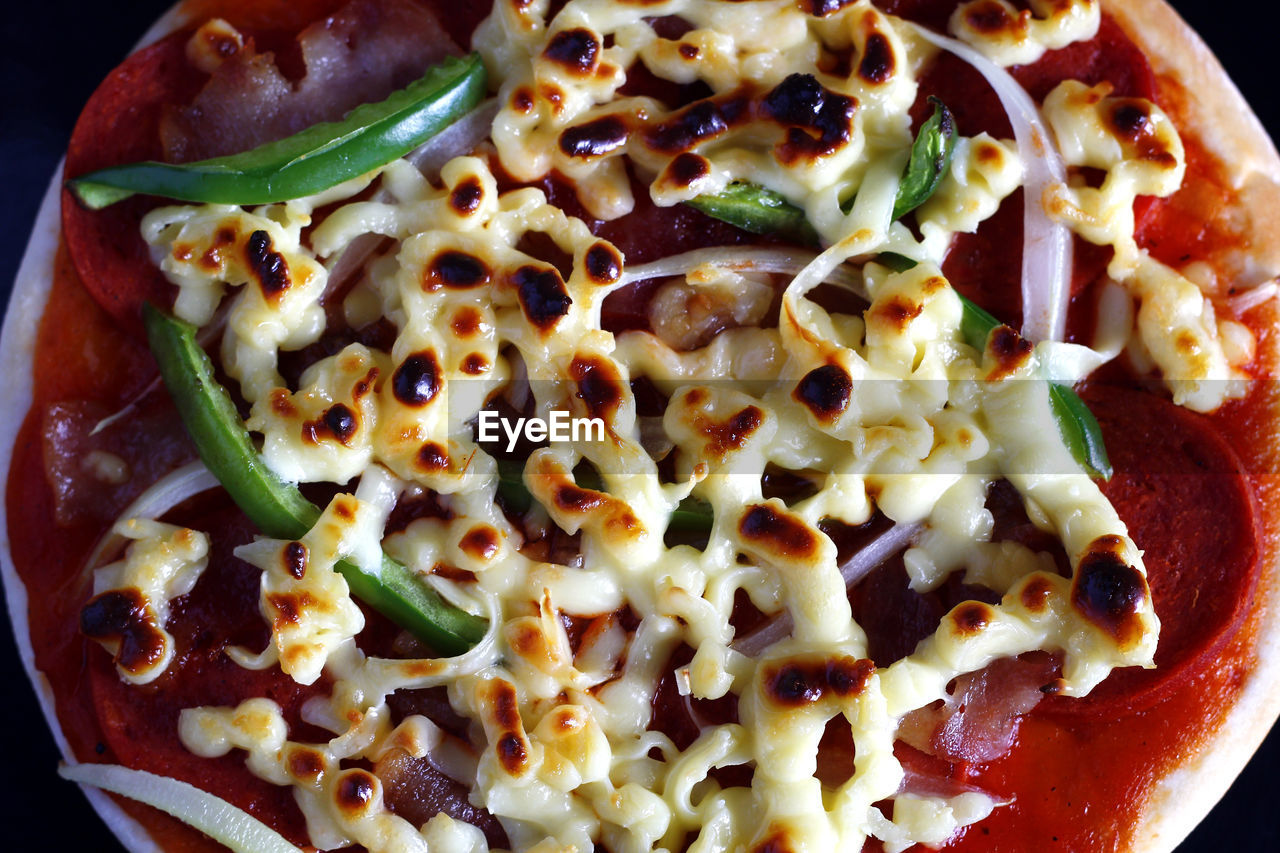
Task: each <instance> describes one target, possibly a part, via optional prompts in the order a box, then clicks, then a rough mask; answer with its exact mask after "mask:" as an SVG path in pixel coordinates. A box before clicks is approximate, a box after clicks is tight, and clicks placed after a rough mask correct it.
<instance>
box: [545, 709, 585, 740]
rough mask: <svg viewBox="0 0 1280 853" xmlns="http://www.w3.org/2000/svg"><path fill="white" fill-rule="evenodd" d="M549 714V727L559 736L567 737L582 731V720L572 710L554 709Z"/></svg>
mask: <svg viewBox="0 0 1280 853" xmlns="http://www.w3.org/2000/svg"><path fill="white" fill-rule="evenodd" d="M551 713H552V717H551V725H552V726H553V727H554V728H555V730H556V731H557V732H559V733H560V734H563V735H569V734H573V733H574V732H577V731H580V730H581V729H582V719H581V718H580V717H579V716H578V715H577V713H575V712H574V710H573V709H572V708H556V709H555V710H554V711H552V712H551Z"/></svg>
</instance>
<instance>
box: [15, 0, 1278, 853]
mask: <svg viewBox="0 0 1280 853" xmlns="http://www.w3.org/2000/svg"><path fill="white" fill-rule="evenodd" d="M182 5H183V4H182V3H181V2H180V3H178V4H177V5H175V6H174V7H173V8H171V9H170V10H169V11H168V12H167V13H166V14H165V15H163V16H162V17H161V18H160V19H158V20H157V21H156V22H155V24H154V25H153V26H152V27H151V28H150V29H149V30H148V31H147V33H146V34H145V35H144V36H143V37H142V39H140V40H139V42H138V44H137V45H135V46H134V50H137V49H139V48H141V47H143V46H145V45H147V44H149V43H150V42H152V41H155V40H156V39H158V38H160V37H161V36H163V35H165V34H166V33H168V32H170V31H172V30H174V29H176V28H178V27H179V26H181V25H182V23H183V20H184V16H183V14H182V11H181V8H180V7H181V6H182ZM1104 9H1105V11H1106V12H1107V13H1108V14H1110V15H1111V16H1112V17H1113V18H1114V19H1115V20H1116V21H1117V22H1118V23H1119V24H1120V25H1121V27H1122V28H1123V29H1124V31H1125V33H1126V35H1127V36H1128V37H1129V38H1130V39H1131V40H1132V41H1133V42H1134V44H1136V45H1137V46H1138V47H1139V48H1141V49H1142V51H1143V52H1144V53H1145V54H1146V56H1147V58H1148V61H1149V62H1150V63H1151V65H1152V68H1153V69H1154V70H1155V72H1156V73H1157V75H1158V77H1159V92H1160V97H1161V100H1162V107H1163V108H1164V109H1165V111H1166V112H1168V113H1169V114H1170V116H1171V117H1172V118H1173V119H1174V121H1175V123H1176V125H1177V126H1178V128H1179V131H1180V132H1181V133H1183V134H1184V136H1185V135H1194V136H1195V137H1196V138H1197V139H1198V140H1199V142H1200V143H1201V144H1202V145H1203V147H1204V149H1205V150H1206V151H1207V152H1209V153H1210V154H1212V155H1213V156H1214V157H1215V158H1216V159H1217V160H1218V161H1219V164H1220V165H1221V167H1222V169H1223V172H1224V174H1225V175H1226V176H1227V177H1228V179H1229V185H1230V188H1231V189H1232V190H1233V191H1234V192H1235V198H1234V199H1233V201H1234V204H1233V205H1232V211H1233V212H1243V213H1244V215H1245V220H1246V225H1245V228H1244V229H1243V231H1242V237H1243V238H1244V246H1245V251H1244V252H1243V253H1242V255H1241V257H1240V264H1241V266H1240V269H1239V270H1238V271H1235V272H1236V277H1235V280H1236V281H1237V282H1238V284H1240V285H1245V286H1248V285H1255V284H1259V283H1262V282H1264V281H1266V280H1268V279H1271V278H1273V277H1275V276H1276V275H1277V274H1280V240H1275V241H1272V240H1269V239H1268V238H1269V237H1270V236H1271V235H1277V234H1280V154H1277V152H1276V148H1275V146H1274V144H1273V143H1272V141H1271V139H1270V137H1269V135H1268V134H1267V132H1266V130H1265V129H1264V127H1263V126H1262V123H1261V122H1260V121H1259V119H1258V118H1257V117H1256V116H1255V114H1254V113H1253V110H1252V109H1251V108H1250V107H1249V105H1248V103H1247V102H1246V101H1245V99H1244V97H1243V95H1241V94H1240V91H1239V89H1238V88H1237V87H1236V85H1235V84H1234V83H1233V82H1232V81H1231V79H1230V77H1229V76H1228V75H1227V73H1226V71H1225V69H1223V67H1222V65H1221V64H1220V63H1219V62H1218V60H1217V58H1216V57H1215V56H1214V55H1213V53H1212V51H1211V50H1210V49H1209V47H1208V46H1207V45H1206V44H1205V43H1204V42H1203V41H1202V40H1201V38H1200V37H1199V35H1197V34H1196V32H1195V31H1194V30H1192V29H1191V27H1190V26H1189V25H1188V24H1187V23H1186V22H1185V21H1183V20H1182V18H1181V17H1179V15H1178V14H1177V12H1176V11H1174V9H1173V8H1172V7H1170V6H1169V5H1168V4H1167V3H1165V2H1164V0H1106V2H1104ZM1196 92H1212V93H1213V94H1214V97H1212V98H1196V97H1193V96H1191V93H1196ZM60 177H61V168H60V167H59V170H58V173H57V174H55V176H54V178H53V181H52V182H51V186H50V190H49V191H48V193H46V196H45V198H44V201H43V202H42V204H41V207H40V212H39V215H38V217H37V221H36V225H35V227H34V233H33V236H32V239H31V242H30V244H29V245H28V247H27V251H26V253H25V255H24V257H23V261H22V265H21V267H20V270H19V273H18V276H17V280H16V282H15V286H14V291H13V296H12V298H11V302H10V305H9V310H8V312H7V316H6V320H5V323H4V333H3V341H4V343H3V347H2V348H0V363H4V364H28V363H30V359H31V357H32V351H33V348H34V343H35V332H36V329H37V328H38V325H39V321H40V318H41V317H42V315H43V313H44V306H45V303H46V301H47V297H48V293H49V284H50V281H51V275H50V273H49V270H51V268H52V266H53V257H54V251H55V250H56V247H57V241H58V237H59V230H60V227H59V218H58V207H59V204H60V192H59V190H60V186H61V181H60ZM1253 320H1254V322H1252V323H1251V324H1250V325H1252V326H1254V327H1255V328H1266V327H1270V326H1273V325H1280V305H1278V304H1277V302H1276V301H1271V302H1269V303H1267V304H1266V305H1263V306H1261V307H1259V308H1258V309H1256V310H1255V312H1254V314H1253ZM1258 343H1259V354H1258V364H1259V374H1260V375H1261V376H1264V377H1272V376H1276V375H1280V341H1277V339H1276V337H1275V336H1271V335H1265V336H1259V342H1258ZM0 391H3V392H4V396H5V398H6V399H7V400H9V401H10V402H11V405H10V406H9V407H8V408H7V410H6V414H5V415H4V417H3V418H2V419H0V475H3V476H4V478H5V480H6V481H7V478H8V469H9V464H10V461H11V454H12V448H13V443H14V439H15V438H16V435H17V431H18V429H19V428H20V426H21V424H22V420H23V418H24V417H25V414H26V410H27V408H29V406H30V401H31V377H30V375H29V374H28V373H27V372H26V371H25V370H10V371H4V372H3V375H0ZM1266 395H1267V396H1266V399H1265V400H1264V403H1263V408H1264V410H1265V411H1266V412H1268V413H1269V416H1268V420H1269V421H1270V422H1273V423H1280V393H1277V392H1276V391H1274V390H1271V389H1268V390H1267V391H1266ZM1258 445H1259V446H1257V447H1254V448H1250V449H1249V451H1250V452H1249V453H1248V454H1242V455H1245V457H1246V459H1247V463H1248V464H1249V465H1250V466H1251V468H1252V469H1253V470H1255V471H1268V470H1273V466H1280V429H1278V430H1277V431H1276V435H1275V436H1274V437H1271V436H1264V437H1260V438H1259V441H1258ZM1255 489H1256V490H1257V495H1258V498H1259V504H1260V506H1259V509H1260V518H1261V524H1262V540H1261V542H1260V548H1261V556H1260V559H1261V560H1262V566H1261V576H1260V579H1259V586H1258V589H1257V592H1256V594H1255V601H1254V605H1253V609H1252V613H1251V615H1250V617H1249V618H1248V619H1247V621H1246V622H1245V624H1244V625H1243V626H1242V628H1241V631H1242V633H1244V634H1246V635H1247V639H1246V642H1248V643H1250V644H1252V645H1253V646H1254V655H1253V658H1254V667H1253V668H1252V669H1251V671H1250V674H1249V678H1248V680H1247V682H1246V683H1245V685H1244V687H1243V689H1242V690H1241V692H1240V693H1239V695H1238V698H1237V701H1236V703H1235V705H1234V707H1233V708H1232V709H1231V710H1230V711H1229V712H1228V713H1227V715H1226V716H1225V717H1224V720H1223V724H1222V725H1221V726H1220V727H1219V728H1218V730H1217V731H1215V732H1213V733H1212V734H1210V735H1209V736H1207V737H1206V738H1205V739H1204V740H1203V742H1202V743H1201V744H1200V746H1199V749H1198V750H1197V751H1195V752H1193V753H1191V754H1189V755H1188V756H1186V760H1185V762H1184V763H1183V764H1182V765H1181V766H1180V767H1177V768H1176V769H1174V770H1172V771H1171V772H1168V773H1167V774H1166V775H1165V776H1164V777H1163V778H1162V779H1160V780H1159V781H1158V782H1157V784H1156V785H1155V786H1154V789H1153V790H1152V793H1151V795H1150V798H1149V800H1148V802H1147V803H1146V805H1145V806H1144V807H1142V808H1141V810H1140V811H1138V812H1136V813H1135V822H1136V823H1135V827H1134V833H1133V839H1134V841H1133V847H1132V849H1133V850H1134V851H1139V853H1168V851H1172V850H1173V849H1174V848H1176V847H1177V845H1178V844H1179V843H1181V842H1182V841H1183V840H1184V839H1185V838H1186V837H1187V835H1188V834H1189V833H1190V832H1191V831H1192V830H1193V829H1194V828H1195V826H1196V825H1197V824H1198V823H1199V822H1200V821H1201V820H1202V819H1203V818H1204V817H1205V815H1207V814H1208V813H1209V811H1210V810H1211V809H1212V808H1213V806H1214V805H1215V804H1216V803H1217V802H1218V800H1219V799H1221V798H1222V796H1223V795H1224V794H1225V793H1226V791H1227V790H1228V788H1229V787H1230V786H1231V783H1232V782H1233V781H1234V780H1235V778H1236V776H1237V775H1238V774H1239V772H1240V771H1241V769H1242V768H1243V767H1244V766H1245V764H1246V763H1247V762H1248V760H1249V758H1250V756H1251V755H1252V754H1253V753H1254V751H1256V749H1257V748H1258V746H1259V745H1260V744H1261V742H1262V740H1263V739H1264V738H1265V736H1266V734H1267V732H1268V730H1269V728H1270V726H1271V725H1272V724H1273V723H1274V722H1275V720H1276V719H1277V717H1278V716H1280V655H1267V654H1262V653H1261V652H1262V651H1263V644H1262V643H1261V642H1260V641H1261V638H1265V637H1270V636H1280V484H1277V483H1273V482H1268V481H1266V480H1265V479H1264V478H1262V477H1258V478H1257V479H1256V481H1255ZM7 531H8V525H7V520H6V517H5V509H4V505H3V502H0V576H2V577H3V581H4V587H5V590H6V592H7V599H8V610H9V616H10V618H11V620H12V623H13V626H14V631H15V635H16V639H17V643H18V649H19V654H20V656H21V658H22V661H23V665H24V667H25V669H26V670H27V673H28V675H29V676H30V678H31V680H32V685H33V687H34V688H35V692H36V694H37V697H38V699H39V702H40V705H41V707H42V710H43V711H44V715H45V718H46V720H47V722H48V723H49V726H50V729H51V730H52V731H53V734H54V737H55V740H56V741H57V742H58V745H59V748H60V750H61V751H62V753H63V755H64V757H65V758H66V759H67V760H74V756H72V755H71V754H70V752H69V748H68V746H67V743H66V740H65V737H64V736H63V734H62V732H61V726H60V723H59V721H58V720H57V716H56V713H55V710H54V702H53V693H52V689H51V688H50V686H49V685H48V683H47V681H46V679H45V677H44V675H43V673H41V672H40V671H38V670H36V669H35V661H34V653H33V651H32V647H31V641H30V634H29V626H28V621H27V615H26V594H25V589H24V588H23V586H22V583H21V581H20V580H19V578H18V576H17V574H16V571H15V570H14V567H13V564H12V559H11V558H10V556H9V546H8V533H7ZM82 789H83V790H84V791H85V794H86V796H87V797H88V799H89V801H90V803H91V804H92V805H93V807H94V809H95V810H96V811H97V812H98V814H99V815H100V816H101V818H102V820H103V822H104V823H105V824H106V825H107V827H108V828H109V829H110V830H111V831H112V833H114V834H115V836H116V837H117V838H118V839H120V841H121V842H122V844H123V845H124V846H125V847H126V848H127V849H129V850H131V851H158V850H159V848H158V847H157V845H156V844H155V842H154V841H153V840H152V839H151V837H150V836H149V835H148V833H147V831H146V829H145V827H144V826H143V825H142V824H140V823H139V822H138V821H136V820H135V819H134V818H133V817H131V816H130V815H129V814H127V813H126V812H125V810H124V809H123V808H122V807H121V806H120V805H119V804H118V803H116V802H115V801H114V800H112V799H111V798H110V797H108V796H107V795H105V794H104V793H103V792H101V791H99V790H97V789H94V788H85V787H83V786H82Z"/></svg>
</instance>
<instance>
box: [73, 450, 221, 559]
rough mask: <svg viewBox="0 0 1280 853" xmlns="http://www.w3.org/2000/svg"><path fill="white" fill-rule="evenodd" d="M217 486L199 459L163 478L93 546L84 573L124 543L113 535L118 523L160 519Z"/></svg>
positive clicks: (132, 505) (120, 538) (121, 514)
mask: <svg viewBox="0 0 1280 853" xmlns="http://www.w3.org/2000/svg"><path fill="white" fill-rule="evenodd" d="M219 485H221V484H220V483H219V482H218V478H217V477H215V476H213V474H211V473H209V469H208V468H206V467H204V463H203V462H201V461H200V460H198V459H197V460H196V461H194V462H188V463H187V464H186V465H183V466H182V467H181V468H178V469H176V470H174V471H170V472H169V473H168V474H165V475H164V476H163V477H161V478H160V479H159V480H156V481H155V483H153V484H152V485H151V487H150V488H148V489H147V490H146V491H145V492H143V493H142V494H140V495H138V497H137V498H135V499H134V501H133V503H131V504H129V505H128V506H127V507H125V508H124V510H123V511H122V512H121V513H120V515H119V516H118V517H117V518H116V520H115V521H114V522H113V523H112V525H111V530H110V531H108V532H107V534H106V535H105V536H103V537H102V538H101V539H99V540H98V544H97V545H96V546H94V549H93V553H91V554H90V555H89V559H88V560H87V561H85V564H84V565H85V569H86V570H88V569H94V568H97V566H98V561H99V560H101V559H102V557H103V556H104V555H105V554H107V553H108V552H109V551H110V550H112V549H114V548H116V547H117V546H119V545H120V543H122V542H123V541H124V537H123V536H121V535H120V534H118V533H116V532H115V529H116V525H118V524H119V523H120V522H121V521H125V520H127V519H130V518H159V517H160V516H162V515H164V514H165V513H166V512H168V511H169V510H171V509H173V508H174V507H175V506H177V505H178V504H180V503H182V502H183V501H185V500H187V499H188V498H192V497H195V496H196V495H198V494H200V493H201V492H207V491H209V490H210V489H214V488H217V487H218V486H219Z"/></svg>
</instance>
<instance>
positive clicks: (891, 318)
mask: <svg viewBox="0 0 1280 853" xmlns="http://www.w3.org/2000/svg"><path fill="white" fill-rule="evenodd" d="M923 312H924V306H923V305H921V304H920V303H919V302H916V301H915V300H914V299H911V298H910V297H908V296H903V295H901V294H898V295H895V296H890V297H889V298H888V299H886V300H884V301H883V302H877V303H876V306H875V308H873V309H872V313H873V314H874V315H875V317H876V319H877V320H880V321H882V322H884V323H887V324H889V325H890V326H892V327H893V329H894V331H896V332H899V333H901V332H905V331H906V329H907V326H909V325H911V321H912V320H914V319H915V318H917V317H919V316H920V315H921V314H922V313H923Z"/></svg>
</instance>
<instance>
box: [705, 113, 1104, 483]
mask: <svg viewBox="0 0 1280 853" xmlns="http://www.w3.org/2000/svg"><path fill="white" fill-rule="evenodd" d="M930 101H931V102H932V103H933V115H931V116H930V117H929V119H928V120H927V121H925V123H924V124H923V125H921V126H920V131H919V133H917V134H916V138H915V141H914V142H913V143H912V145H911V157H910V160H909V161H908V163H907V167H906V170H905V172H904V173H903V176H902V182H901V183H900V184H899V185H898V196H897V198H896V199H895V201H894V205H893V218H894V219H898V218H899V217H901V216H903V215H905V214H907V213H909V212H911V211H912V210H915V209H916V208H917V207H919V206H920V205H922V204H924V203H925V202H926V201H927V200H928V199H929V197H930V196H932V195H933V194H934V192H936V191H937V189H938V185H939V184H940V183H941V182H942V177H943V175H945V174H946V171H947V169H949V168H950V167H951V158H952V155H953V154H954V151H955V136H956V129H955V120H954V118H953V117H952V115H951V111H950V110H948V109H947V108H946V106H945V105H944V104H943V103H942V102H941V101H939V100H938V99H937V98H930ZM687 204H689V206H691V207H693V208H695V209H697V210H700V211H702V212H703V213H705V214H707V215H708V216H711V217H713V218H715V219H720V220H722V221H724V222H728V223H729V224H730V225H735V226H737V227H739V228H742V229H743V230H745V231H750V232H752V233H753V234H777V235H779V236H783V237H786V238H788V239H792V240H796V241H798V242H802V243H807V244H809V245H817V244H818V235H817V232H816V231H814V229H813V226H812V225H811V224H809V222H808V221H806V220H805V219H804V211H802V210H801V209H800V208H798V207H796V206H795V205H793V204H791V203H790V202H788V201H786V200H785V199H784V198H783V197H782V196H781V195H779V194H777V193H775V192H773V191H771V190H767V189H765V188H763V187H759V186H756V185H754V184H749V183H742V182H739V183H734V184H730V185H729V187H727V188H726V189H725V191H724V192H721V193H717V194H715V195H709V196H700V197H698V198H695V199H692V200H691V201H689V202H687ZM876 260H877V261H878V262H879V263H881V264H883V265H885V266H887V267H889V268H890V269H892V270H895V271H897V272H903V271H905V270H908V269H910V268H911V267H913V266H915V265H916V262H915V261H913V260H912V259H911V258H908V257H906V256H905V255H899V254H897V253H896V252H883V253H881V254H880V255H878V256H877V258H876ZM960 302H961V304H962V305H963V311H964V313H963V315H962V319H961V322H960V331H961V334H962V336H963V337H964V339H965V341H966V342H967V343H968V344H969V345H970V346H972V347H973V348H974V349H976V350H978V351H979V352H981V351H982V350H984V349H985V348H986V345H987V337H988V335H990V334H991V331H992V330H993V329H995V328H996V326H999V325H1000V321H999V320H997V319H996V318H995V317H993V316H992V315H991V314H989V313H987V312H986V311H984V310H983V309H981V308H979V307H978V306H977V305H975V304H974V303H973V302H970V301H969V300H968V299H966V298H965V297H963V296H961V297H960ZM1049 404H1050V407H1051V409H1052V411H1053V416H1054V420H1056V421H1057V424H1058V431H1059V432H1060V433H1061V434H1062V440H1063V442H1064V443H1065V444H1066V446H1067V450H1069V451H1070V452H1071V456H1072V458H1074V459H1075V460H1076V461H1077V462H1078V463H1080V465H1081V466H1082V467H1083V468H1084V469H1085V470H1086V471H1087V472H1089V474H1090V476H1093V477H1098V478H1101V479H1104V480H1109V479H1111V474H1112V468H1111V461H1110V460H1109V459H1108V457H1107V448H1106V446H1105V445H1104V443H1103V439H1102V428H1101V427H1099V426H1098V421H1097V419H1096V418H1094V416H1093V413H1092V412H1090V411H1089V407H1088V406H1086V405H1085V403H1084V401H1083V400H1081V399H1080V397H1079V396H1078V395H1077V394H1076V393H1075V391H1073V390H1071V389H1070V388H1068V387H1067V386H1065V385H1059V384H1058V383H1056V382H1050V383H1049Z"/></svg>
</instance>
